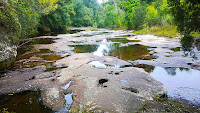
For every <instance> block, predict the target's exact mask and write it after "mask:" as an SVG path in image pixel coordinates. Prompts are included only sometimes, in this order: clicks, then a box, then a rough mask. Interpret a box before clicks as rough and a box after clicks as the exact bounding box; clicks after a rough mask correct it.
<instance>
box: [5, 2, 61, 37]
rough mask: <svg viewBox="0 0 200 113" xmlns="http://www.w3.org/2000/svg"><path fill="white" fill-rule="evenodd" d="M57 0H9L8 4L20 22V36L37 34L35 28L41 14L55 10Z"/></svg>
mask: <svg viewBox="0 0 200 113" xmlns="http://www.w3.org/2000/svg"><path fill="white" fill-rule="evenodd" d="M56 2H57V0H50V1H48V0H18V1H16V0H9V1H8V4H9V5H10V7H11V8H12V9H14V10H12V13H14V14H15V15H16V16H17V18H18V20H19V23H20V24H21V38H25V37H32V36H35V35H36V34H37V31H36V28H37V26H38V24H39V18H40V16H41V15H44V14H47V13H48V12H49V11H51V10H55V8H56V7H57V5H56Z"/></svg>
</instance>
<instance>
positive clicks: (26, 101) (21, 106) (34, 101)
mask: <svg viewBox="0 0 200 113" xmlns="http://www.w3.org/2000/svg"><path fill="white" fill-rule="evenodd" d="M39 97H40V94H39V92H33V91H27V92H22V93H18V94H14V95H3V96H1V97H0V112H3V109H7V110H6V111H9V112H10V113H12V112H16V113H53V112H52V111H51V110H49V109H47V108H44V106H42V105H41V103H40V99H39ZM5 113H7V112H5Z"/></svg>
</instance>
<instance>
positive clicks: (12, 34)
mask: <svg viewBox="0 0 200 113" xmlns="http://www.w3.org/2000/svg"><path fill="white" fill-rule="evenodd" d="M0 6H3V7H4V9H3V10H0V35H4V36H7V37H8V38H9V39H8V40H11V42H14V43H18V40H19V36H20V31H21V26H20V23H19V21H18V18H17V15H16V14H15V10H14V9H13V8H12V7H11V6H10V5H9V4H7V3H4V2H3V1H2V0H0Z"/></svg>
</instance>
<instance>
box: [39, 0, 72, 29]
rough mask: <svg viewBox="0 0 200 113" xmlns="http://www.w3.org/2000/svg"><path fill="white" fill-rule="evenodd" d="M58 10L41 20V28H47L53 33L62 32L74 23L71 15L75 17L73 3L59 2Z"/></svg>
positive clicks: (61, 0) (60, 0)
mask: <svg viewBox="0 0 200 113" xmlns="http://www.w3.org/2000/svg"><path fill="white" fill-rule="evenodd" d="M57 4H58V8H57V9H56V10H54V11H51V12H50V13H49V14H48V15H44V16H42V17H41V19H40V25H41V26H47V27H49V28H50V29H51V30H52V31H60V30H63V29H65V28H66V27H69V26H70V25H71V23H72V19H71V15H75V12H74V8H73V7H74V5H73V3H72V1H70V0H69V1H63V0H59V1H58V3H57Z"/></svg>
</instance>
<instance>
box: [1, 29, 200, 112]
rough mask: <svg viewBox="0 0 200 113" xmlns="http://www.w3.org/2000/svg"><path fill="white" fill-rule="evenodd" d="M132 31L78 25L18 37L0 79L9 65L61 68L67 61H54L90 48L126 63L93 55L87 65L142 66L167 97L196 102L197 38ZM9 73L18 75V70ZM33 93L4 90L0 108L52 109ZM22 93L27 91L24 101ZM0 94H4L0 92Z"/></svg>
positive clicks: (199, 87)
mask: <svg viewBox="0 0 200 113" xmlns="http://www.w3.org/2000/svg"><path fill="white" fill-rule="evenodd" d="M76 30H77V32H75V31H76ZM132 32H133V31H124V30H118V31H115V30H108V29H98V30H97V31H88V30H86V31H84V29H82V30H80V29H78V28H77V29H75V28H74V29H73V32H71V34H70V33H69V34H59V35H57V36H43V37H37V38H32V39H29V40H24V41H22V42H21V44H22V45H21V46H20V47H19V48H18V56H17V58H16V62H15V63H14V64H13V65H12V66H11V67H10V68H9V70H7V71H6V72H3V73H2V74H1V78H0V79H2V80H4V81H6V79H5V77H7V73H10V72H11V71H12V73H13V72H16V71H19V70H21V69H27V68H35V67H37V66H44V69H43V72H54V71H57V70H59V69H61V68H67V66H55V64H54V63H55V62H56V61H58V60H60V59H63V58H66V57H68V56H71V55H73V54H77V53H88V54H93V55H95V56H97V57H99V58H101V57H103V56H113V57H116V58H119V59H121V60H124V61H126V62H128V64H121V63H120V62H119V63H118V62H115V63H114V64H113V63H104V62H98V61H97V62H93V65H95V66H97V67H98V66H99V67H103V68H107V67H111V68H125V67H138V68H142V69H144V70H145V71H146V72H147V73H149V74H150V75H151V76H152V77H153V78H154V79H156V80H157V81H159V82H161V83H163V84H164V85H165V86H166V87H167V91H168V96H169V99H172V100H179V101H181V102H185V103H188V104H191V105H194V106H196V107H200V82H199V80H200V66H199V64H200V51H199V50H200V46H199V43H200V42H198V41H196V42H195V41H194V42H193V43H189V45H188V43H182V42H180V38H179V37H177V38H165V37H156V36H153V35H135V34H134V33H132ZM14 75H15V76H18V75H19V73H15V74H14ZM32 79H34V78H32ZM126 81H127V79H122V82H126ZM2 84H3V83H2ZM3 85H5V84H3ZM0 88H1V87H0ZM38 93H39V92H38V91H36V92H32V91H30V92H23V93H20V94H17V95H15V94H10V93H9V94H10V95H8V96H6V98H7V99H5V100H1V104H0V109H1V110H2V109H3V108H8V109H9V110H11V111H18V112H25V111H29V112H30V111H31V110H32V109H38V108H42V109H38V111H37V112H38V113H39V112H41V113H43V112H52V111H51V110H49V109H47V108H43V107H42V105H40V104H41V102H40V98H39V95H38ZM70 94H72V93H70ZM13 95H14V96H13ZM23 97H24V98H26V97H27V99H26V101H24V102H23V100H25V99H23ZM1 98H5V95H3V96H1ZM16 99H17V100H16ZM34 99H36V100H34ZM16 101H17V102H16ZM27 105H29V106H27ZM23 110H25V111H23Z"/></svg>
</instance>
